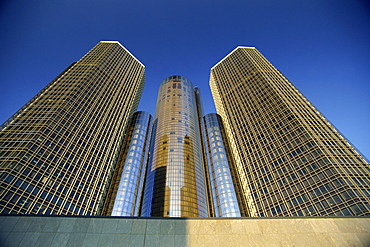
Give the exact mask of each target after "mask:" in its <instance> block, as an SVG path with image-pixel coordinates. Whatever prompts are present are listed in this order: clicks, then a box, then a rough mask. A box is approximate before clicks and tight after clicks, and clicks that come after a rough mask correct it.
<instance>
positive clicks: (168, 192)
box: [141, 75, 208, 217]
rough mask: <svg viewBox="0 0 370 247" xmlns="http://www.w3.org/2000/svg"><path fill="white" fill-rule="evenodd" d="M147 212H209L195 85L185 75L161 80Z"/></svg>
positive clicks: (173, 214) (146, 191)
mask: <svg viewBox="0 0 370 247" xmlns="http://www.w3.org/2000/svg"><path fill="white" fill-rule="evenodd" d="M150 153H151V156H150V157H149V163H148V168H147V178H146V183H145V189H144V197H143V207H142V214H141V215H142V216H156V217H204V216H207V215H208V207H207V195H206V186H205V182H204V167H203V162H202V148H201V140H200V131H199V118H198V113H197V105H196V101H195V93H194V87H193V85H192V83H191V81H190V80H188V79H187V78H185V77H183V76H178V75H174V76H170V77H168V78H166V79H165V80H164V81H163V82H162V83H161V85H160V88H159V92H158V98H157V106H156V114H155V117H154V122H153V132H152V143H151V148H150Z"/></svg>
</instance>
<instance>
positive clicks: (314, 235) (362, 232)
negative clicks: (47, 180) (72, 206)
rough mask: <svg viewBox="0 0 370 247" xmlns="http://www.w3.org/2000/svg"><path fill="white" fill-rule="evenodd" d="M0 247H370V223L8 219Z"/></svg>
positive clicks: (2, 224) (1, 219)
mask: <svg viewBox="0 0 370 247" xmlns="http://www.w3.org/2000/svg"><path fill="white" fill-rule="evenodd" d="M0 246H146V247H148V246H180V247H181V246H212V247H217V246H222V247H226V246H370V218H364V217H294V218H293V217H292V218H134V217H84V216H83V217H80V216H35V215H27V216H24V215H6V216H0Z"/></svg>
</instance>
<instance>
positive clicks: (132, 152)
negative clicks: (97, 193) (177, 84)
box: [103, 111, 152, 216]
mask: <svg viewBox="0 0 370 247" xmlns="http://www.w3.org/2000/svg"><path fill="white" fill-rule="evenodd" d="M127 129H128V130H127V133H126V139H125V141H124V143H123V145H122V149H121V154H120V156H119V159H118V162H117V165H116V169H115V172H114V175H113V178H112V182H111V186H110V190H109V193H108V196H107V199H106V205H105V207H104V210H103V215H112V216H140V207H141V201H142V191H143V186H144V180H145V172H146V165H147V162H148V154H149V144H150V136H151V133H152V116H151V115H150V114H149V113H147V112H143V111H138V112H135V113H134V115H133V116H132V119H131V121H130V124H129V126H128V128H127Z"/></svg>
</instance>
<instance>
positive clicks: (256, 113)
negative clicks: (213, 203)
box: [210, 47, 370, 217]
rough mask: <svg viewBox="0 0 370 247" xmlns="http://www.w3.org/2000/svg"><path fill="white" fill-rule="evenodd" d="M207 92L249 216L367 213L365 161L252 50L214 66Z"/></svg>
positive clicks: (243, 50) (368, 172)
mask: <svg viewBox="0 0 370 247" xmlns="http://www.w3.org/2000/svg"><path fill="white" fill-rule="evenodd" d="M210 86H211V90H212V95H213V98H214V101H215V105H216V109H217V113H219V114H220V115H221V117H222V120H223V122H224V124H225V130H226V133H227V136H228V140H229V141H230V146H231V150H232V153H233V156H234V158H235V161H236V165H237V171H238V174H239V177H240V180H241V184H242V187H243V191H244V192H243V193H244V198H245V200H246V202H247V205H248V209H249V212H250V216H260V217H263V216H343V215H344V216H347V215H348V216H351V215H353V216H364V215H369V214H370V207H369V203H370V197H369V193H370V191H369V190H370V181H369V178H370V176H369V175H370V169H369V164H368V162H367V161H366V160H365V159H364V158H363V157H362V156H361V155H360V154H359V153H358V152H357V150H356V149H355V148H353V147H352V146H351V145H350V144H349V142H348V141H347V140H346V139H345V138H344V137H343V136H342V135H341V134H340V133H339V132H338V131H337V130H336V129H335V127H334V126H332V125H331V124H330V123H329V122H328V121H327V120H326V119H325V117H324V116H323V115H322V114H321V113H320V112H319V111H318V110H317V109H316V108H315V107H314V106H313V105H312V104H311V103H310V102H309V101H308V100H307V99H306V98H305V97H304V96H303V95H302V93H301V92H299V91H298V90H297V89H296V88H295V87H294V85H293V84H292V83H291V82H289V81H288V80H287V79H286V78H285V77H284V76H283V75H282V74H281V73H280V72H279V71H278V70H277V69H276V68H275V67H274V66H273V65H272V64H271V63H270V62H269V61H268V60H267V59H266V58H265V57H263V55H262V54H261V53H260V52H259V51H258V50H257V49H256V48H254V47H237V48H236V49H235V50H234V51H232V52H231V53H230V54H229V55H227V56H226V57H225V58H224V59H222V60H221V61H220V62H219V63H217V64H216V65H215V66H214V67H213V68H212V69H211V75H210Z"/></svg>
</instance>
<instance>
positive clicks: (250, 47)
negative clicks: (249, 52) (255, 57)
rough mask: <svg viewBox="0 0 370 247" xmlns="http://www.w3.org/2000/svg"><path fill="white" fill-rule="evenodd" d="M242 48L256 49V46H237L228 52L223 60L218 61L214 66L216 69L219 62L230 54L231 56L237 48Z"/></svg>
mask: <svg viewBox="0 0 370 247" xmlns="http://www.w3.org/2000/svg"><path fill="white" fill-rule="evenodd" d="M240 48H246V49H256V47H253V46H240V45H239V46H237V47H236V48H235V49H234V50H232V51H231V52H230V53H229V54H227V55H226V56H225V57H224V58H223V59H221V61H219V62H218V63H216V64H215V65H214V66H213V67H212V68H211V70H212V69H214V67H216V66H217V65H218V64H219V63H221V62H222V61H224V60H225V59H226V58H227V57H228V56H230V55H231V54H233V53H234V52H235V51H236V50H237V49H240Z"/></svg>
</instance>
